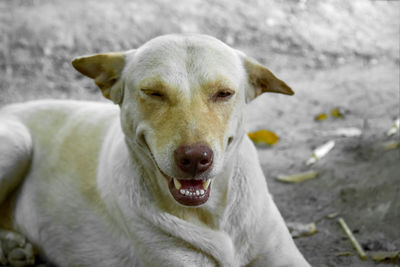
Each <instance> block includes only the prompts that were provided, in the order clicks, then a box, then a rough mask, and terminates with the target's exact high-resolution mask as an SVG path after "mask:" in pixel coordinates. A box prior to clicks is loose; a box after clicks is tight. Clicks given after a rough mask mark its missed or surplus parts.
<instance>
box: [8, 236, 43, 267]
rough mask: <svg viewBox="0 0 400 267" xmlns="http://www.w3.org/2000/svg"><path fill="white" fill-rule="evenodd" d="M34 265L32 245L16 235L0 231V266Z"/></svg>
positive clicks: (22, 266)
mask: <svg viewBox="0 0 400 267" xmlns="http://www.w3.org/2000/svg"><path fill="white" fill-rule="evenodd" d="M33 264H35V255H34V252H33V247H32V244H30V243H28V242H27V241H26V238H25V237H24V236H22V235H20V234H18V233H15V232H12V231H7V230H2V229H0V266H15V267H25V266H32V265H33Z"/></svg>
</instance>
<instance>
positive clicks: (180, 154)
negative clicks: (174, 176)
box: [175, 144, 213, 177]
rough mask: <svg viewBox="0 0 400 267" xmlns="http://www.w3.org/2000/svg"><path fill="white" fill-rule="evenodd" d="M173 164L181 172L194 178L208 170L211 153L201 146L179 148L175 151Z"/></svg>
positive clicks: (208, 149) (211, 160)
mask: <svg viewBox="0 0 400 267" xmlns="http://www.w3.org/2000/svg"><path fill="white" fill-rule="evenodd" d="M175 162H176V165H178V167H179V168H180V169H181V170H182V171H184V172H185V173H188V174H190V175H191V176H192V177H195V176H197V175H199V174H201V173H203V172H205V171H206V170H207V169H208V168H210V166H211V165H212V162H213V151H212V150H211V148H209V147H208V146H207V145H203V144H196V145H185V146H180V147H178V148H177V149H176V150H175Z"/></svg>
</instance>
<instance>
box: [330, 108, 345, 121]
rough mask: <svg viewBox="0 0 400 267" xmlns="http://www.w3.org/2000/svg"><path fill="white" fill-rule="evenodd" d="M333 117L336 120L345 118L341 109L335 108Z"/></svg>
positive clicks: (332, 112) (332, 113)
mask: <svg viewBox="0 0 400 267" xmlns="http://www.w3.org/2000/svg"><path fill="white" fill-rule="evenodd" d="M331 116H332V117H335V118H341V119H342V118H344V114H343V112H342V110H341V109H340V108H334V109H332V110H331Z"/></svg>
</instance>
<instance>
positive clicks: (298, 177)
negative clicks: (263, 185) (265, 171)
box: [276, 171, 318, 183]
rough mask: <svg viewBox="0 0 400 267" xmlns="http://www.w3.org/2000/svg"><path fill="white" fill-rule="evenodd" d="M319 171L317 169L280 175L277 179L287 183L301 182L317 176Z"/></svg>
mask: <svg viewBox="0 0 400 267" xmlns="http://www.w3.org/2000/svg"><path fill="white" fill-rule="evenodd" d="M317 175H318V173H317V172H316V171H308V172H301V173H296V174H291V175H278V177H276V179H277V180H278V181H281V182H285V183H299V182H303V181H307V180H310V179H313V178H315V177H317Z"/></svg>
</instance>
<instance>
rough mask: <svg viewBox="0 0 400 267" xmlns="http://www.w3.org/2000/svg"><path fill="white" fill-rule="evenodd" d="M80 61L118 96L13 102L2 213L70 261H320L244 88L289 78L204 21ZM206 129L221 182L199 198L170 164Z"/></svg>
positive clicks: (3, 163) (0, 117)
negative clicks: (262, 158) (182, 195)
mask: <svg viewBox="0 0 400 267" xmlns="http://www.w3.org/2000/svg"><path fill="white" fill-rule="evenodd" d="M73 65H74V67H75V68H76V69H77V70H78V71H80V72H81V73H82V74H84V75H86V76H89V77H90V78H92V79H94V80H95V82H96V84H97V85H98V86H99V87H100V89H101V90H102V93H103V95H104V96H105V97H107V98H109V99H111V100H112V101H113V102H114V103H116V104H118V106H117V105H110V104H106V103H104V104H103V103H92V102H80V101H56V100H43V101H34V102H28V103H23V104H14V105H10V106H7V107H5V108H3V109H2V110H1V112H0V203H2V205H1V207H0V211H1V212H2V215H3V214H4V215H5V216H1V217H0V223H1V227H3V228H7V229H9V230H15V231H18V232H20V233H22V234H23V235H25V236H27V238H28V239H29V240H30V241H31V242H32V243H33V244H34V245H35V246H36V247H37V248H38V249H40V251H41V252H42V254H43V255H45V256H46V257H47V258H48V259H49V260H50V261H51V262H53V263H55V264H56V265H58V266H174V267H176V266H309V265H308V263H307V262H306V261H305V259H304V258H303V256H302V255H301V254H300V252H299V251H298V249H297V248H296V246H295V244H294V242H293V240H292V238H291V236H290V234H289V232H288V230H287V228H286V226H285V223H284V221H283V219H282V217H281V215H280V213H279V211H278V210H277V208H276V206H275V204H274V202H273V200H272V197H271V195H270V194H269V192H268V189H267V185H266V180H265V177H264V175H263V172H262V170H261V167H260V164H259V161H258V157H257V151H256V149H255V147H254V146H253V144H252V142H251V141H250V140H249V139H248V137H247V135H246V133H245V130H244V127H243V125H244V122H243V114H242V112H243V108H244V106H245V104H246V102H248V101H250V100H251V99H253V98H254V97H256V96H257V95H259V94H261V93H263V92H277V93H284V94H293V92H292V91H291V89H290V88H289V87H288V86H287V85H286V84H285V83H284V82H282V81H281V80H279V79H278V78H276V77H275V76H274V75H273V74H272V73H271V72H270V71H269V70H268V69H266V68H265V67H263V66H261V65H260V64H258V63H256V62H255V61H254V60H252V59H250V58H248V57H247V56H246V55H244V54H243V53H241V52H239V51H237V50H235V49H232V48H230V47H229V46H227V45H225V44H224V43H222V42H220V41H218V40H216V39H214V38H212V37H209V36H203V35H168V36H162V37H158V38H156V39H153V40H151V41H149V42H148V43H146V44H144V45H143V46H142V47H140V48H138V49H136V50H131V51H127V52H123V53H109V54H99V55H93V56H87V57H81V58H78V59H75V60H74V61H73ZM227 90H229V92H230V93H233V94H232V95H231V96H230V97H229V98H223V97H220V96H219V95H218V93H219V92H226V91H227ZM196 143H204V144H207V145H208V146H209V147H210V148H211V149H212V150H213V152H214V161H213V165H212V167H211V170H210V171H209V172H206V173H205V174H202V178H203V179H211V180H212V183H211V195H210V198H209V200H208V201H207V202H206V203H205V204H203V205H201V206H197V207H187V206H183V205H180V204H179V203H177V202H176V201H175V200H174V198H173V197H172V196H171V194H170V192H169V190H168V179H167V178H166V177H180V175H182V172H181V170H179V168H177V167H176V164H175V163H174V156H173V151H174V150H175V149H176V148H177V147H179V146H180V145H187V144H196ZM12 192H14V193H12ZM10 203H11V204H10ZM10 207H11V208H10ZM6 218H9V219H8V220H7V219H6Z"/></svg>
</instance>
